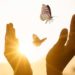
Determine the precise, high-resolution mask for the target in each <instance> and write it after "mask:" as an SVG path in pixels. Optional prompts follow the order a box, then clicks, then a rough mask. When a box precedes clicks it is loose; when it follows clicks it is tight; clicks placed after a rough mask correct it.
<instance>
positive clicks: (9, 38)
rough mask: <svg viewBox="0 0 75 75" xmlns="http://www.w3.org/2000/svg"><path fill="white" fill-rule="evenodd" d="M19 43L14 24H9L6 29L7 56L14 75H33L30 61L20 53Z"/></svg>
mask: <svg viewBox="0 0 75 75" xmlns="http://www.w3.org/2000/svg"><path fill="white" fill-rule="evenodd" d="M18 46H19V42H18V39H17V38H16V35H15V29H14V28H13V24H12V23H9V24H7V27H6V35H5V52H4V54H5V56H6V58H7V60H8V62H9V64H10V65H11V67H12V68H13V70H14V75H32V70H31V66H30V63H29V61H28V60H27V58H25V57H24V56H23V55H21V53H19V51H18V50H19V49H18Z"/></svg>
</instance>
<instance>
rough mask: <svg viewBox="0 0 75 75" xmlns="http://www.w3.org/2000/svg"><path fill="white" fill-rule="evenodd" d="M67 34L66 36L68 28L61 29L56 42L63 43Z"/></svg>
mask: <svg viewBox="0 0 75 75" xmlns="http://www.w3.org/2000/svg"><path fill="white" fill-rule="evenodd" d="M67 36H68V30H67V29H65V28H64V29H62V31H61V33H60V36H59V40H58V42H57V43H58V44H59V45H65V43H66V41H67Z"/></svg>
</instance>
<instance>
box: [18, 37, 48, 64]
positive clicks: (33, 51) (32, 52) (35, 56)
mask: <svg viewBox="0 0 75 75" xmlns="http://www.w3.org/2000/svg"><path fill="white" fill-rule="evenodd" d="M27 39H28V38H27ZM19 40H20V42H19V43H20V44H19V49H20V52H21V53H22V54H23V55H24V56H25V57H27V59H28V60H29V61H30V62H31V63H35V62H37V61H39V60H40V59H41V58H43V57H44V56H45V55H46V54H47V50H46V48H45V45H46V43H43V44H42V45H41V46H38V47H36V46H35V45H34V44H33V42H32V39H29V40H28V42H27V41H23V38H22V39H19ZM24 40H25V39H24Z"/></svg>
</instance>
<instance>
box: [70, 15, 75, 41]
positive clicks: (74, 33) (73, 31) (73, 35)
mask: <svg viewBox="0 0 75 75" xmlns="http://www.w3.org/2000/svg"><path fill="white" fill-rule="evenodd" d="M69 39H70V40H71V41H72V40H73V41H74V40H75V14H74V15H73V16H72V19H71V24H70V33H69ZM73 41H72V42H73Z"/></svg>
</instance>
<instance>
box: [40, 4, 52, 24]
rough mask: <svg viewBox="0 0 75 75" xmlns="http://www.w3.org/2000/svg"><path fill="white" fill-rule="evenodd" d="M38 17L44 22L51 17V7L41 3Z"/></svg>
mask: <svg viewBox="0 0 75 75" xmlns="http://www.w3.org/2000/svg"><path fill="white" fill-rule="evenodd" d="M40 19H41V20H42V21H45V20H46V23H47V22H48V21H50V20H51V19H52V14H51V8H50V6H49V5H45V4H42V8H41V14H40Z"/></svg>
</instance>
